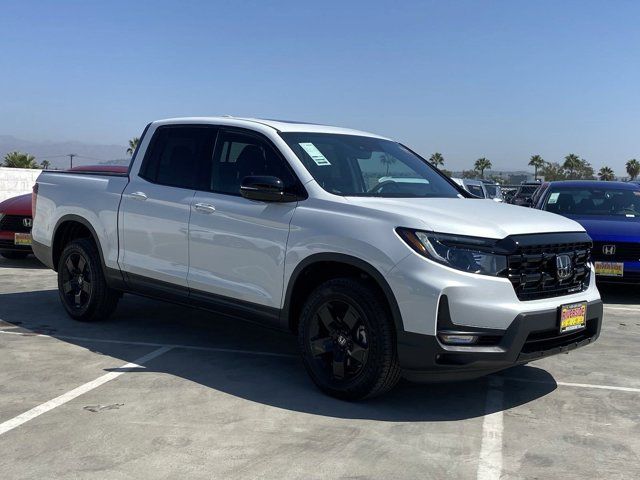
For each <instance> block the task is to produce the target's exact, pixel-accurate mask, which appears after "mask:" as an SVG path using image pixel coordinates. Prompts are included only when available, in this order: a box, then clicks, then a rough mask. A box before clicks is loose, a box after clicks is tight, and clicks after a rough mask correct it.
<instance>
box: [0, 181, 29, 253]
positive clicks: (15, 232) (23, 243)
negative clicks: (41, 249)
mask: <svg viewBox="0 0 640 480" xmlns="http://www.w3.org/2000/svg"><path fill="white" fill-rule="evenodd" d="M32 223H33V218H32V216H31V194H30V193H29V194H26V195H20V196H19V197H13V198H9V199H7V200H5V201H4V202H0V255H2V256H3V257H4V258H10V259H20V258H25V257H26V256H27V255H29V254H30V253H31V225H32Z"/></svg>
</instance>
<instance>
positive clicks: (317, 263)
mask: <svg viewBox="0 0 640 480" xmlns="http://www.w3.org/2000/svg"><path fill="white" fill-rule="evenodd" d="M469 197H470V195H469V194H468V193H466V192H464V190H462V189H461V188H459V187H458V186H456V185H455V184H454V183H453V182H452V181H451V180H449V179H448V178H447V177H445V176H444V175H442V174H441V173H440V172H438V171H437V170H436V169H434V168H432V167H431V166H430V165H429V163H428V162H426V161H425V160H424V159H423V158H421V157H420V156H418V155H417V154H416V153H414V152H412V151H411V150H410V149H408V148H407V147H405V146H403V145H401V144H399V143H397V142H394V141H392V140H389V139H386V138H383V137H380V136H378V135H374V134H370V133H365V132H359V131H354V130H348V129H343V128H337V127H329V126H323V125H310V124H304V123H293V122H283V121H271V120H260V119H241V118H232V117H211V118H184V119H172V120H163V121H157V122H153V123H151V124H150V125H148V126H147V128H146V129H145V131H144V133H143V135H142V138H141V140H140V145H139V148H138V150H137V151H136V152H135V154H134V156H133V159H132V161H131V165H130V168H129V171H128V173H122V174H117V173H108V172H102V173H95V172H54V171H46V172H43V173H42V175H41V176H40V177H39V178H38V180H37V185H36V187H35V195H34V199H35V202H34V215H35V218H34V225H33V230H32V235H33V250H34V252H35V254H36V255H37V256H38V258H39V259H40V260H42V261H43V262H44V263H45V264H46V265H48V266H49V267H51V268H53V269H55V270H56V271H57V272H58V287H59V291H60V299H61V301H62V305H63V306H64V308H65V309H66V311H67V312H68V313H69V315H70V316H71V317H73V318H74V319H77V320H82V321H93V320H101V319H105V318H107V317H108V316H109V315H110V314H111V313H112V312H113V310H114V309H115V308H116V304H117V303H118V299H119V298H120V296H121V294H122V293H123V292H127V293H134V294H141V295H147V296H153V297H156V298H159V299H162V300H168V301H172V302H179V303H181V304H185V305H190V306H195V307H202V308H206V309H210V310H213V311H215V312H218V313H221V314H225V315H229V316H232V317H234V318H243V319H248V320H253V321H258V322H263V323H265V324H270V325H274V326H277V327H279V328H283V329H287V330H291V331H292V332H295V333H296V334H297V335H298V339H299V346H300V351H301V354H302V358H303V360H304V364H305V366H306V368H307V370H308V372H309V374H310V376H311V378H312V379H313V381H314V382H315V383H316V385H318V386H319V387H320V388H321V389H322V390H323V391H325V392H327V393H329V394H331V395H334V396H337V397H340V398H345V399H360V398H365V397H371V396H374V395H378V394H381V393H383V392H385V391H387V390H389V389H390V388H392V387H393V386H394V384H395V383H396V382H397V381H398V379H399V378H400V377H401V376H404V377H407V378H409V379H413V380H423V381H433V380H440V379H451V378H471V377H477V376H480V375H484V374H487V373H491V372H495V371H498V370H501V369H504V368H507V367H510V366H513V365H517V364H522V363H526V362H529V361H531V360H535V359H537V358H541V357H544V356H547V355H550V354H555V353H559V352H565V351H568V350H571V349H574V348H577V347H580V346H583V345H586V344H588V343H590V342H593V341H594V340H595V339H596V338H597V337H598V335H599V332H600V325H601V321H602V303H601V301H600V297H599V294H598V291H597V289H596V286H595V279H594V272H593V268H592V265H591V261H590V248H591V240H590V238H589V237H588V236H587V235H586V233H585V232H584V230H583V228H582V227H581V226H580V225H579V224H577V223H575V222H573V221H572V220H569V219H567V218H564V217H560V216H557V215H553V214H550V213H547V212H543V211H539V210H533V209H525V208H521V207H516V206H512V205H503V204H497V203H495V202H487V201H482V200H475V199H472V198H469Z"/></svg>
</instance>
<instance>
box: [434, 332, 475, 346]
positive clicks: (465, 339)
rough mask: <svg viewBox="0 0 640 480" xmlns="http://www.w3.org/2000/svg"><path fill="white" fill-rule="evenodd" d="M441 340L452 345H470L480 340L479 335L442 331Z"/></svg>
mask: <svg viewBox="0 0 640 480" xmlns="http://www.w3.org/2000/svg"><path fill="white" fill-rule="evenodd" d="M440 340H442V342H443V343H447V344H452V345H469V344H471V343H476V342H477V341H478V336H477V335H460V334H449V333H441V334H440Z"/></svg>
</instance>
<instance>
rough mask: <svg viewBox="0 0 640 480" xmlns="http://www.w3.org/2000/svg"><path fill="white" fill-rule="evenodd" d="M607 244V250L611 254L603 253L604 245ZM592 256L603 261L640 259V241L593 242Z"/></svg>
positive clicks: (635, 260)
mask: <svg viewBox="0 0 640 480" xmlns="http://www.w3.org/2000/svg"><path fill="white" fill-rule="evenodd" d="M605 246H608V248H607V250H608V251H609V252H610V251H611V246H613V253H612V254H608V255H607V254H605V253H604V247H605ZM593 258H594V259H596V260H601V261H603V262H607V261H609V262H617V261H625V260H627V261H632V262H637V261H640V243H633V242H593Z"/></svg>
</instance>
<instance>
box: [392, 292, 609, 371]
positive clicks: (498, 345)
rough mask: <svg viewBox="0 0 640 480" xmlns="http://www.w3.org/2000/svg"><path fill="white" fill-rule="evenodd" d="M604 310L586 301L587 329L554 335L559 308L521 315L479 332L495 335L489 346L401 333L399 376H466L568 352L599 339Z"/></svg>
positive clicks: (474, 330)
mask: <svg viewBox="0 0 640 480" xmlns="http://www.w3.org/2000/svg"><path fill="white" fill-rule="evenodd" d="M602 310H603V309H602V301H600V300H595V301H591V302H589V303H588V304H587V326H586V328H585V329H583V330H581V331H579V332H572V333H567V334H563V335H560V334H559V333H558V322H559V313H558V309H550V310H544V311H538V312H527V313H521V314H520V315H518V316H517V317H516V318H515V319H514V320H513V322H512V323H511V325H510V326H509V327H508V328H507V329H506V330H486V329H485V330H483V332H484V333H485V334H488V335H492V336H493V337H495V340H496V341H495V344H494V345H489V346H451V345H444V344H442V343H441V342H440V341H439V340H438V339H437V337H436V336H433V335H423V334H418V333H411V332H399V333H398V356H399V359H400V365H401V367H402V369H403V376H404V377H405V378H407V379H409V380H412V381H447V380H465V379H471V378H477V377H481V376H484V375H487V374H489V373H493V372H497V371H499V370H503V369H505V368H509V367H512V366H515V365H519V364H523V363H527V362H530V361H532V360H537V359H539V358H543V357H547V356H550V355H555V354H557V353H563V352H568V351H570V350H573V349H576V348H579V347H582V346H585V345H588V344H590V343H592V342H594V341H595V340H596V339H597V338H598V336H599V335H600V328H601V325H602ZM458 329H459V330H465V328H464V327H459V328H458ZM478 330H479V329H473V328H471V329H469V331H470V332H478Z"/></svg>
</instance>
